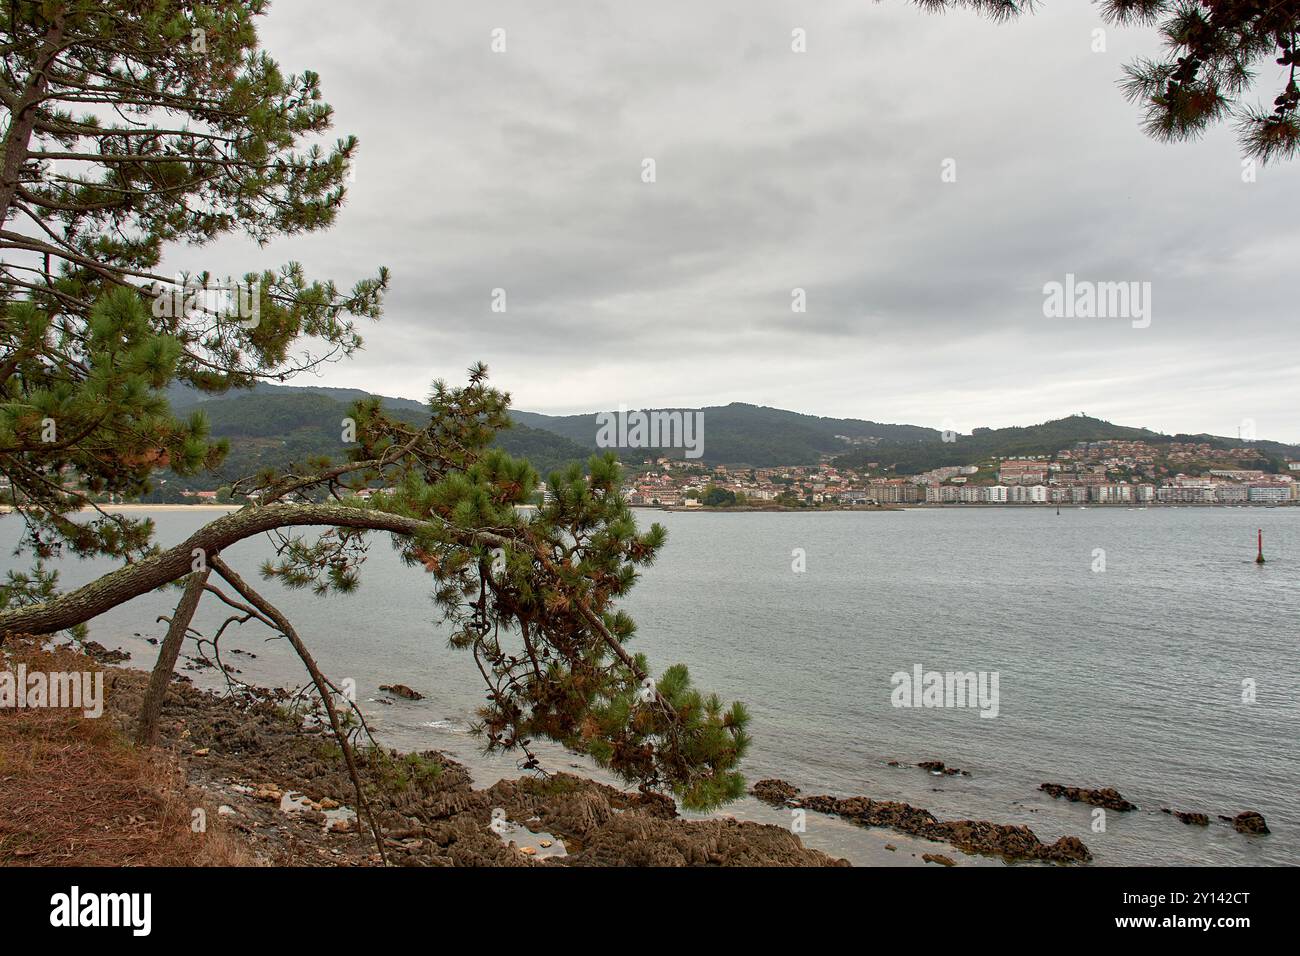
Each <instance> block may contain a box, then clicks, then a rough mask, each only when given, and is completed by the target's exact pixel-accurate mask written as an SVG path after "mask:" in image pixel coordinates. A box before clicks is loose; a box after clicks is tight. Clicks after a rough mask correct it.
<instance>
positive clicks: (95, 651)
mask: <svg viewBox="0 0 1300 956" xmlns="http://www.w3.org/2000/svg"><path fill="white" fill-rule="evenodd" d="M137 636H138V635H137ZM81 651H82V653H84V654H85V655H86V656H87V657H89V658H91V659H92V660H94V661H97V662H98V663H100V664H120V663H122V661H125V660H129V659H130V657H131V655H130V654H128V653H127V652H126V651H124V650H122V649H121V648H120V647H119V648H117V649H116V650H112V651H110V650H109V649H108V648H107V647H105V646H104V645H103V644H101V643H99V642H98V641H84V642H82V645H81Z"/></svg>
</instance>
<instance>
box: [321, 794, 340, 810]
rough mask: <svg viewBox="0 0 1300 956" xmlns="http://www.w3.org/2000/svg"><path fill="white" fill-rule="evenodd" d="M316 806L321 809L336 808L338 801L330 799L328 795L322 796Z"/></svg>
mask: <svg viewBox="0 0 1300 956" xmlns="http://www.w3.org/2000/svg"><path fill="white" fill-rule="evenodd" d="M317 806H319V807H320V809H322V810H337V809H338V808H339V802H338V801H337V800H331V799H330V798H329V797H322V798H321V800H320V803H318V804H317Z"/></svg>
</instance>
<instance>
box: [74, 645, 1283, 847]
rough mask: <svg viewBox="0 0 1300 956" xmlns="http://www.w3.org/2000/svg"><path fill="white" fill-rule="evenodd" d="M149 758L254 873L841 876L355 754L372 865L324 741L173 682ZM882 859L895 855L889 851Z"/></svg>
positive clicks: (735, 837) (654, 820)
mask: <svg viewBox="0 0 1300 956" xmlns="http://www.w3.org/2000/svg"><path fill="white" fill-rule="evenodd" d="M86 650H88V651H90V652H91V653H92V654H93V655H94V657H95V658H97V659H98V661H99V663H100V664H102V665H112V664H116V663H117V660H118V658H117V655H115V654H113V653H112V652H108V651H106V650H104V649H102V648H99V647H98V646H97V645H95V646H91V647H88V648H86ZM147 681H148V675H147V674H146V673H144V672H142V671H139V670H135V669H132V668H124V667H120V666H106V667H105V685H106V691H107V693H106V694H105V697H106V711H105V716H106V718H107V719H108V720H110V721H111V722H112V723H114V724H115V725H116V726H117V727H118V729H120V730H121V731H123V732H124V733H126V734H129V733H130V730H131V728H132V726H133V722H134V720H135V716H136V714H137V712H138V709H139V705H140V702H141V700H142V697H143V693H144V688H145V686H146V684H147ZM406 690H407V688H405V687H404V686H403V685H392V686H391V687H390V688H389V692H390V693H394V694H395V695H396V696H399V697H401V696H405V695H404V694H403V691H406ZM160 747H161V749H162V750H163V752H164V753H166V754H167V755H168V756H169V757H170V758H172V759H174V760H175V761H176V763H177V765H178V766H179V767H180V768H181V770H182V772H183V773H184V775H185V778H186V780H187V782H188V784H189V786H191V787H193V788H195V789H196V791H197V792H198V793H199V794H200V795H201V802H202V805H204V806H206V807H208V808H209V810H208V812H210V813H214V814H216V816H217V818H218V820H219V823H218V826H220V827H222V828H224V829H225V830H228V831H230V832H231V833H232V834H233V835H235V836H236V837H237V838H238V839H239V840H241V841H243V842H244V843H245V844H246V845H247V847H248V849H249V851H250V856H251V858H252V859H255V860H257V861H258V862H260V863H263V864H270V865H281V866H340V865H342V866H377V865H382V864H385V863H387V864H390V865H406V866H536V865H552V866H554V865H565V866H847V865H849V862H848V861H847V860H843V859H838V858H837V857H836V856H834V855H831V854H830V853H826V852H822V851H821V850H817V849H813V848H811V847H807V846H805V845H804V844H803V842H802V841H801V840H800V839H799V836H798V835H797V834H798V833H799V832H801V831H802V828H801V827H800V826H796V825H792V824H791V825H776V824H775V823H771V822H769V823H759V822H753V821H750V820H745V821H741V820H735V819H730V818H727V817H718V818H709V819H684V818H682V817H681V816H680V815H679V814H678V811H677V807H676V805H675V803H674V801H672V800H671V799H670V798H668V797H665V796H662V795H658V794H650V793H640V792H636V791H632V792H628V791H624V790H619V789H617V788H615V787H611V786H608V785H606V784H603V783H599V782H596V781H593V780H589V779H585V778H582V777H578V776H574V775H572V774H569V773H552V774H538V775H535V776H526V777H522V778H520V779H517V780H501V781H499V782H497V783H495V784H494V785H492V786H490V787H487V788H484V789H475V788H474V786H473V785H472V782H471V778H470V774H469V772H468V770H467V769H466V768H465V767H463V766H462V765H461V764H459V763H458V762H456V761H455V760H453V759H451V758H450V757H448V756H446V755H445V754H442V753H439V752H434V751H426V752H423V753H408V754H401V753H398V752H396V751H393V750H388V749H386V748H382V747H378V746H373V747H372V746H361V745H358V746H357V747H356V750H357V755H358V762H359V764H360V772H361V777H362V780H363V786H364V791H365V793H366V796H367V801H368V802H369V804H370V807H371V811H372V813H373V816H374V819H375V821H376V823H377V824H378V826H379V828H380V830H381V834H382V842H383V848H384V850H383V856H382V857H381V855H380V853H379V850H378V848H377V845H376V841H375V838H374V835H373V833H372V832H371V831H370V829H369V826H368V821H367V820H366V819H365V818H364V817H363V818H362V819H359V818H358V815H357V813H356V812H355V810H356V802H357V801H356V792H355V789H354V787H353V784H352V781H351V778H350V777H349V775H348V773H347V772H346V768H345V764H344V761H343V759H342V752H341V751H340V750H339V748H338V745H337V743H336V742H335V739H334V737H333V736H332V734H330V733H329V732H328V731H327V729H325V728H323V727H322V726H321V725H320V724H318V723H316V722H314V720H313V719H312V718H311V717H310V716H305V715H304V713H303V711H302V710H301V708H300V707H298V706H297V705H296V703H295V699H294V698H293V697H292V696H291V695H290V694H289V693H288V692H287V691H283V690H262V691H258V692H257V693H256V694H250V695H242V696H230V695H219V694H217V693H215V692H212V691H205V690H200V689H198V688H196V687H194V686H193V685H192V683H191V682H190V681H189V678H187V677H184V676H183V675H177V676H176V677H175V678H174V680H173V682H172V685H171V687H170V689H169V691H168V696H167V700H166V703H165V705H164V708H163V713H162V720H161V724H160ZM890 764H891V765H893V766H900V767H901V766H908V765H904V764H900V763H898V762H897V761H891V762H890ZM915 766H916V767H917V768H918V769H920V770H923V771H925V772H927V773H930V774H933V775H936V776H970V774H969V772H967V771H964V770H961V769H958V768H955V767H950V766H947V765H946V764H944V763H943V762H942V761H938V760H928V761H923V762H921V763H919V764H916V765H915ZM1039 789H1040V790H1042V791H1043V792H1044V793H1046V794H1048V795H1050V796H1053V797H1059V798H1063V799H1066V800H1070V801H1074V802H1081V803H1087V804H1090V805H1092V806H1096V807H1101V808H1105V809H1109V810H1115V811H1119V812H1126V811H1130V810H1135V809H1138V808H1137V807H1136V806H1135V805H1134V804H1132V803H1130V802H1129V801H1127V800H1126V799H1124V797H1123V796H1122V795H1121V794H1120V793H1119V792H1118V791H1116V790H1114V789H1113V788H1101V789H1096V790H1089V789H1086V788H1079V787H1069V786H1065V785H1063V784H1056V783H1044V784H1042V785H1041V787H1040V788H1039ZM750 793H751V794H752V795H753V796H754V797H755V798H756V799H757V800H759V801H761V802H762V803H764V804H767V805H768V806H771V807H775V808H780V809H782V810H786V811H796V810H797V811H803V814H804V815H805V817H806V814H807V813H816V814H822V815H825V816H826V817H833V818H837V819H839V820H843V821H846V822H848V823H849V824H852V825H854V826H858V827H864V828H871V829H884V830H892V831H894V832H896V833H899V834H903V835H905V836H906V837H907V838H912V842H911V843H910V844H909V845H908V846H907V847H905V848H906V849H912V850H915V852H913V853H911V856H914V857H918V858H919V859H920V860H921V861H923V862H925V863H935V864H938V865H942V866H951V865H955V863H956V861H954V860H953V857H954V856H956V857H958V859H959V860H960V859H962V855H963V854H968V855H969V856H966V857H965V859H966V860H967V861H968V862H969V863H975V862H977V861H976V860H974V859H971V857H983V858H986V859H987V860H988V862H990V863H995V862H997V861H1000V862H1002V863H1007V864H1011V863H1038V864H1081V863H1088V862H1091V861H1092V859H1093V856H1092V852H1091V851H1090V850H1089V848H1088V846H1087V845H1086V844H1085V843H1084V842H1083V841H1082V840H1081V839H1080V838H1079V837H1076V836H1062V837H1060V838H1059V839H1057V840H1056V841H1055V842H1053V843H1050V844H1049V843H1044V842H1042V841H1041V840H1040V839H1039V838H1038V837H1037V835H1036V834H1035V833H1034V832H1033V831H1032V830H1031V829H1030V828H1029V827H1028V826H1025V825H1023V824H1005V823H995V822H991V821H987V820H953V821H942V820H939V819H938V818H937V817H936V816H935V815H934V814H933V813H932V812H930V811H929V810H927V809H924V808H921V807H914V806H911V805H909V804H906V803H902V802H898V801H892V800H876V799H872V798H870V797H866V796H849V797H837V796H832V795H826V794H820V795H805V794H803V793H802V792H801V791H800V789H799V788H798V787H796V786H794V785H793V784H791V783H788V782H786V781H784V780H780V779H777V778H771V779H765V780H759V781H758V782H756V783H755V784H754V785H753V787H752V788H751V791H750ZM1164 812H1165V813H1166V814H1168V815H1170V816H1171V817H1172V818H1173V819H1176V820H1180V821H1182V822H1183V823H1185V824H1188V825H1194V826H1207V825H1208V824H1209V821H1210V818H1209V816H1208V815H1207V814H1204V813H1199V812H1187V811H1181V810H1173V809H1169V808H1164ZM1219 819H1220V820H1222V821H1223V822H1224V823H1227V824H1230V825H1231V826H1232V827H1233V828H1234V829H1236V830H1237V831H1238V832H1240V833H1243V834H1248V835H1262V834H1267V833H1268V832H1269V830H1268V827H1267V824H1266V823H1265V821H1264V818H1263V816H1262V815H1261V814H1259V813H1258V812H1257V811H1253V810H1247V811H1244V812H1241V813H1239V814H1237V815H1236V816H1235V817H1231V816H1222V815H1220V817H1219ZM778 822H779V821H778ZM899 842H905V841H899ZM927 846H934V852H925V850H926V848H927ZM884 849H885V850H888V851H892V852H897V850H898V848H897V847H895V846H894V845H892V844H885V845H884ZM954 850H955V851H960V853H955V852H951V851H954ZM939 851H944V852H939ZM841 852H843V851H841ZM899 856H900V857H904V856H906V854H905V853H900V854H899ZM858 862H859V863H862V862H864V861H863V860H859V861H858ZM865 862H867V863H868V864H873V863H875V862H877V861H875V860H867V861H865ZM900 862H903V861H902V860H900ZM913 862H915V861H913Z"/></svg>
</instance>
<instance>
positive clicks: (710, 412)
mask: <svg viewBox="0 0 1300 956" xmlns="http://www.w3.org/2000/svg"><path fill="white" fill-rule="evenodd" d="M646 411H651V410H649V409H647V410H646ZM653 411H669V412H686V413H693V412H700V413H702V414H703V419H702V421H703V436H704V440H703V442H702V444H701V450H702V452H703V454H702V455H701V457H700V460H701V461H702V462H704V463H707V464H747V465H753V466H755V467H758V468H762V467H769V466H773V465H812V464H816V463H817V462H818V461H819V460H820V459H821V458H822V457H823V456H825V455H834V454H836V453H838V452H843V451H844V450H845V449H847V448H852V447H854V443H860V444H864V445H869V446H875V445H877V444H880V443H885V442H888V443H896V444H907V443H916V442H923V441H930V440H938V439H939V437H940V433H939V432H938V431H936V430H935V429H933V428H922V427H921V426H919V425H885V424H881V423H880V422H869V421H863V420H861V419H857V418H822V417H819V416H816V415H803V414H800V413H799V412H788V411H785V410H783V409H779V408H768V407H765V406H762V405H748V404H745V403H743V402H732V403H731V404H730V405H712V406H708V407H705V408H700V409H693V408H686V409H680V408H674V409H654V410H653ZM511 415H512V416H513V417H514V419H515V421H517V422H520V423H522V424H524V425H528V426H530V427H532V428H540V429H543V430H545V431H549V432H553V433H555V434H557V435H562V436H564V437H565V438H568V439H571V440H572V441H575V442H577V443H578V444H582V445H587V446H588V447H592V448H594V447H595V445H596V435H597V432H598V429H599V424H598V421H597V417H596V413H594V412H593V413H590V414H585V415H561V416H556V415H540V414H538V413H536V412H511ZM657 454H663V455H666V456H668V457H673V458H680V457H682V456H683V452H682V449H680V448H676V449H673V448H665V449H648V448H647V449H625V450H624V453H623V457H624V458H627V459H632V460H640V459H643V458H645V457H647V456H649V455H657Z"/></svg>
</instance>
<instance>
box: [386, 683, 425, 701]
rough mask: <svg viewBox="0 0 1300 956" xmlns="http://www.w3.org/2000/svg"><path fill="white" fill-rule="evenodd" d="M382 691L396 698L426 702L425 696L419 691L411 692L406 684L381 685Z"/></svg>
mask: <svg viewBox="0 0 1300 956" xmlns="http://www.w3.org/2000/svg"><path fill="white" fill-rule="evenodd" d="M379 689H380V690H386V691H388V693H390V694H392V695H394V696H396V697H404V698H406V699H407V700H424V695H423V694H421V693H420V692H419V691H414V690H411V688H409V687H407V686H406V685H405V684H380V685H379Z"/></svg>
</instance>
